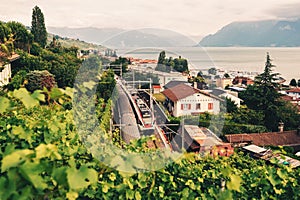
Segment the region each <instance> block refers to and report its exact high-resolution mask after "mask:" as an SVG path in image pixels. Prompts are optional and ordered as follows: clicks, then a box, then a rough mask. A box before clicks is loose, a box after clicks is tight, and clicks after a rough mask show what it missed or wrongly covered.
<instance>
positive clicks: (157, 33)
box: [47, 27, 196, 48]
mask: <svg viewBox="0 0 300 200" xmlns="http://www.w3.org/2000/svg"><path fill="white" fill-rule="evenodd" d="M47 29H48V31H49V32H51V33H53V34H57V35H61V36H64V37H70V38H74V39H80V40H84V41H87V42H92V43H96V44H101V45H104V46H107V47H110V48H124V47H175V46H194V45H196V42H195V41H194V40H192V39H191V38H189V37H186V36H184V35H182V34H179V33H176V32H173V31H169V30H163V29H152V28H147V29H137V30H125V29H118V28H92V27H87V28H68V27H47Z"/></svg>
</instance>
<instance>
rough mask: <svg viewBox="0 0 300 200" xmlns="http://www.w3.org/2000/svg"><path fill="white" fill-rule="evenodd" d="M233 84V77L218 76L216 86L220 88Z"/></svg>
mask: <svg viewBox="0 0 300 200" xmlns="http://www.w3.org/2000/svg"><path fill="white" fill-rule="evenodd" d="M231 85H232V79H231V78H218V79H216V86H217V87H220V88H223V89H224V88H225V87H226V86H231Z"/></svg>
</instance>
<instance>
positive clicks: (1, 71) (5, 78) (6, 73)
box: [0, 52, 20, 87]
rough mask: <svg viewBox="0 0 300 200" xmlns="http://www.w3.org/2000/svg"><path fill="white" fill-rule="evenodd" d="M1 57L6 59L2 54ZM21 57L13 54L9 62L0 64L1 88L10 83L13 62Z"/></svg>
mask: <svg viewBox="0 0 300 200" xmlns="http://www.w3.org/2000/svg"><path fill="white" fill-rule="evenodd" d="M0 54H1V55H0V56H2V57H5V54H4V55H3V53H2V52H0ZM19 57H20V56H19V55H18V54H16V53H13V54H12V55H11V56H9V57H7V62H0V87H1V86H4V85H6V84H8V83H9V81H10V78H11V62H13V61H15V60H17V59H18V58H19Z"/></svg>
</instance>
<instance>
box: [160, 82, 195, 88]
mask: <svg viewBox="0 0 300 200" xmlns="http://www.w3.org/2000/svg"><path fill="white" fill-rule="evenodd" d="M180 84H186V85H191V83H189V82H187V81H176V80H174V81H170V82H169V83H167V84H166V85H164V88H165V89H169V88H172V87H175V86H177V85H180Z"/></svg>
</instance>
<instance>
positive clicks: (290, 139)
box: [225, 131, 300, 146]
mask: <svg viewBox="0 0 300 200" xmlns="http://www.w3.org/2000/svg"><path fill="white" fill-rule="evenodd" d="M225 137H226V139H227V140H228V141H229V142H230V143H243V142H252V143H253V144H255V145H258V146H268V145H272V146H289V145H291V146H292V145H300V134H297V131H284V132H282V133H277V132H271V133H252V134H231V135H226V136H225Z"/></svg>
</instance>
